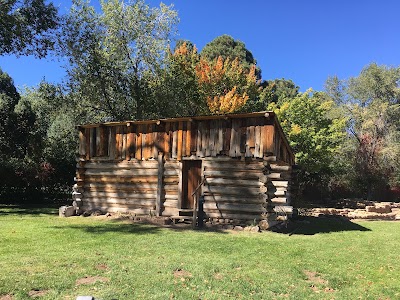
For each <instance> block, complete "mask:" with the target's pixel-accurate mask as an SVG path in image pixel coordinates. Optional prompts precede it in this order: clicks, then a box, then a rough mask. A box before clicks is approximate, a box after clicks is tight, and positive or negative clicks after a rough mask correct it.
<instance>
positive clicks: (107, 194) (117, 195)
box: [83, 190, 157, 199]
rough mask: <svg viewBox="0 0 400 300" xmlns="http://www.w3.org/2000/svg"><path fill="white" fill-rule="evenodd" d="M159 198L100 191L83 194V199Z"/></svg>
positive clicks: (154, 194)
mask: <svg viewBox="0 0 400 300" xmlns="http://www.w3.org/2000/svg"><path fill="white" fill-rule="evenodd" d="M156 196H157V194H156V193H146V194H141V193H132V192H124V191H117V192H100V191H91V190H87V191H85V192H84V193H83V197H84V198H86V197H100V198H130V199H155V198H156Z"/></svg>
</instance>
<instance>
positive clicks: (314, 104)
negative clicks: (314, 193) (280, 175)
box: [269, 90, 346, 191]
mask: <svg viewBox="0 0 400 300" xmlns="http://www.w3.org/2000/svg"><path fill="white" fill-rule="evenodd" d="M269 109H271V110H273V111H275V112H276V114H277V116H278V118H279V120H280V122H281V125H282V128H283V130H284V132H285V134H286V136H287V137H288V139H289V142H290V146H291V147H292V148H293V150H294V153H295V156H296V164H297V165H299V166H300V167H301V171H300V172H299V179H300V180H299V182H300V187H301V190H303V191H304V190H306V189H307V188H309V187H312V188H317V189H320V190H322V189H325V190H327V189H326V188H327V186H328V184H329V182H330V179H331V177H332V175H333V172H334V165H333V158H334V157H335V156H336V155H338V153H339V150H340V149H341V145H342V143H343V141H344V138H345V125H346V119H345V118H344V117H343V116H342V117H339V118H331V117H330V115H331V112H332V110H334V109H335V103H334V101H333V100H332V99H331V98H329V97H327V96H326V95H325V94H324V93H321V92H313V91H312V90H309V91H307V92H305V93H300V94H299V95H297V96H295V97H294V98H286V100H285V101H282V102H281V103H280V104H277V103H271V104H270V105H269Z"/></svg>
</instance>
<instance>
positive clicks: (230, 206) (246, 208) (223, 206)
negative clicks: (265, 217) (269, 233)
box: [204, 201, 266, 214]
mask: <svg viewBox="0 0 400 300" xmlns="http://www.w3.org/2000/svg"><path fill="white" fill-rule="evenodd" d="M204 210H205V211H211V210H218V211H221V212H222V213H224V212H250V213H260V214H261V213H263V212H265V211H266V210H265V208H264V206H263V205H260V204H238V203H216V202H210V201H208V202H206V203H204Z"/></svg>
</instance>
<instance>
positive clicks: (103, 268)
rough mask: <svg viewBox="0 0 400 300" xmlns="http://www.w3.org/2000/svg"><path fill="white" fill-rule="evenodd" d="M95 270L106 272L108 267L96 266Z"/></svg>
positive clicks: (104, 265)
mask: <svg viewBox="0 0 400 300" xmlns="http://www.w3.org/2000/svg"><path fill="white" fill-rule="evenodd" d="M96 269H97V270H102V271H107V270H108V269H109V267H108V266H107V265H106V264H98V265H96Z"/></svg>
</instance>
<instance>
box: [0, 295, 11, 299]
mask: <svg viewBox="0 0 400 300" xmlns="http://www.w3.org/2000/svg"><path fill="white" fill-rule="evenodd" d="M0 300H14V296H13V295H10V294H7V295H0Z"/></svg>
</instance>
